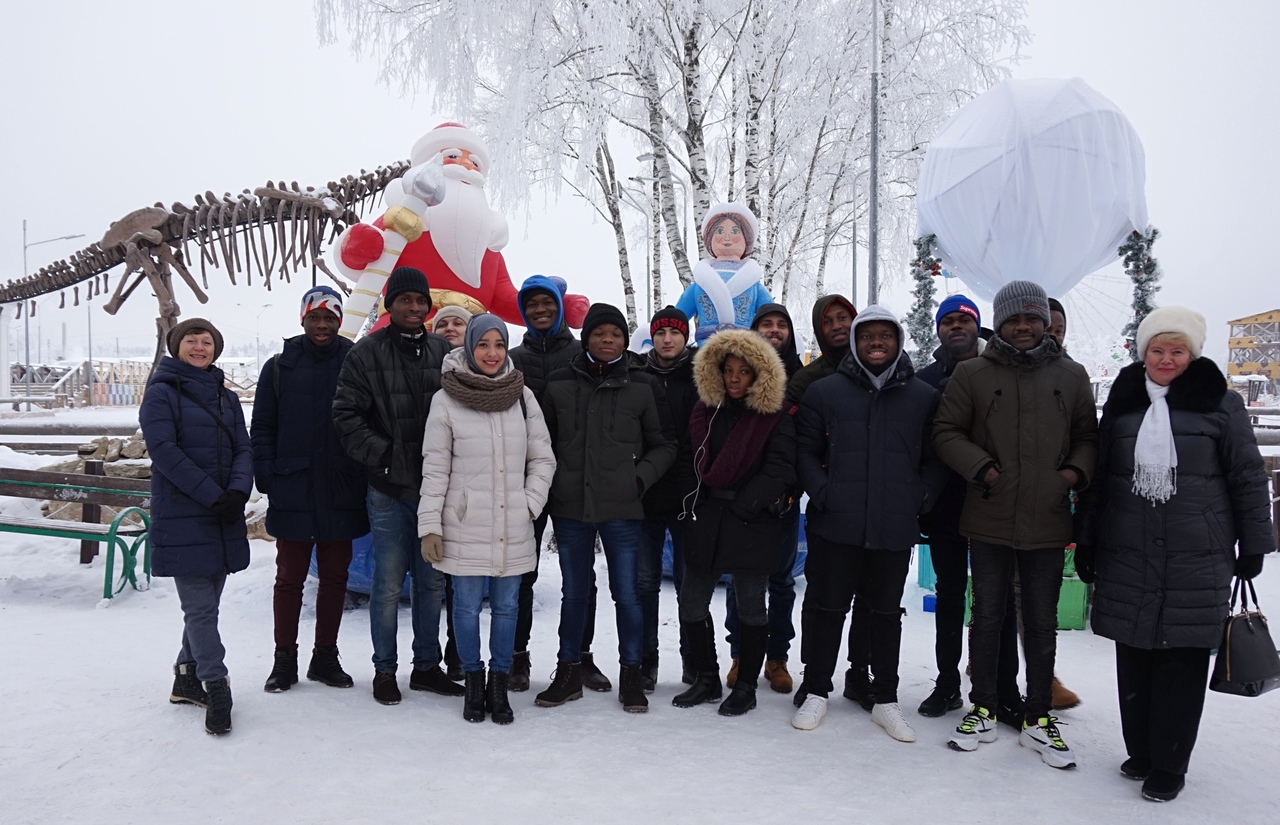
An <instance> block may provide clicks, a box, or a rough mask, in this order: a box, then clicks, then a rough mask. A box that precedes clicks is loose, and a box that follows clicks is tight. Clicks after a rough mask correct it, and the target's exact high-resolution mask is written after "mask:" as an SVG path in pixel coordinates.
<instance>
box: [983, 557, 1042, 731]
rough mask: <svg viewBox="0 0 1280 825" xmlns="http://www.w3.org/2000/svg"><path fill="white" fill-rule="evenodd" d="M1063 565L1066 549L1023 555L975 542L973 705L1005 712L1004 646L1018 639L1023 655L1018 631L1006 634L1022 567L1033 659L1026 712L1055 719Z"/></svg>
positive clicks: (1029, 659) (1027, 646)
mask: <svg viewBox="0 0 1280 825" xmlns="http://www.w3.org/2000/svg"><path fill="white" fill-rule="evenodd" d="M1063 560H1064V551H1063V550H1060V549H1045V550H1017V549H1014V548H1012V547H1007V546H1004V545H998V544H988V543H987V542H984V541H977V540H973V541H971V542H969V563H970V565H971V566H972V568H973V625H972V626H971V627H970V628H969V656H970V661H971V662H972V665H973V667H972V671H973V672H972V674H971V678H972V680H973V689H972V690H971V691H970V693H969V700H970V701H971V702H973V704H975V705H979V706H981V707H984V708H989V709H995V708H997V707H999V688H998V686H997V682H998V676H997V674H998V671H999V657H1000V649H1001V646H1002V645H1003V644H1007V643H1008V642H1007V640H1008V639H1012V640H1013V644H1014V655H1015V656H1016V655H1017V637H1016V635H1015V633H1016V630H1015V632H1013V633H1011V632H1009V631H1007V630H1006V629H1005V627H1006V625H1007V623H1008V621H1007V620H1008V618H1009V615H1010V614H1011V613H1015V614H1016V611H1015V609H1014V606H1013V605H1012V604H1011V602H1012V601H1013V598H1012V594H1013V590H1012V585H1011V582H1012V579H1013V572H1014V569H1015V565H1016V567H1017V571H1018V574H1019V575H1020V576H1021V578H1022V619H1023V628H1024V630H1025V637H1024V639H1023V649H1024V650H1025V651H1026V656H1027V701H1026V703H1025V705H1024V708H1023V712H1024V714H1025V716H1026V718H1027V719H1032V720H1034V719H1037V718H1039V717H1041V716H1048V715H1049V711H1050V709H1051V706H1052V695H1051V694H1052V689H1053V687H1052V686H1053V663H1054V659H1055V658H1056V655H1057V636H1058V593H1059V592H1060V591H1061V590H1062V564H1063ZM1015 628H1016V625H1015Z"/></svg>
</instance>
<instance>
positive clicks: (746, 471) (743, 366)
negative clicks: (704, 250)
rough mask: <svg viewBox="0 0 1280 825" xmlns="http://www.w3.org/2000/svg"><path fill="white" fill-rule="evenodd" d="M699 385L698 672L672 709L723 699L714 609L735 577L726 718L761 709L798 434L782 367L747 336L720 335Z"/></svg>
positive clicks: (697, 364)
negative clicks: (768, 595)
mask: <svg viewBox="0 0 1280 825" xmlns="http://www.w3.org/2000/svg"><path fill="white" fill-rule="evenodd" d="M693 381H694V386H695V387H696V389H697V392H698V400H697V402H696V403H695V404H694V406H693V414H692V416H691V417H690V420H689V440H690V443H691V444H692V445H693V447H694V469H695V471H696V473H697V480H698V486H697V489H696V490H695V491H694V492H693V494H692V495H691V496H689V497H688V498H687V499H686V504H685V514H684V516H682V517H683V518H687V520H688V523H689V528H688V529H689V536H688V540H687V542H686V545H685V571H684V579H683V581H682V582H681V585H680V599H679V601H680V623H681V627H682V629H683V630H684V632H685V635H686V638H687V639H688V641H689V649H690V658H691V660H692V662H691V663H692V664H693V666H694V668H695V669H696V671H697V677H696V678H695V680H694V683H693V685H692V686H691V687H690V688H689V689H688V690H687V691H685V692H684V693H681V694H680V695H678V696H676V697H675V698H674V699H672V704H674V705H675V706H677V707H693V706H694V705H699V704H702V703H704V702H710V701H713V700H716V699H719V698H720V697H721V696H722V687H721V684H720V670H719V665H718V664H717V661H716V644H715V631H714V628H713V625H712V623H711V614H710V610H709V608H710V604H711V597H712V594H713V593H714V592H715V587H716V583H717V582H718V581H719V579H720V576H721V575H722V574H725V573H729V574H732V575H733V579H734V585H735V587H736V589H737V598H738V614H739V616H740V618H741V621H742V630H741V640H740V655H739V660H738V674H737V681H736V683H735V684H734V687H733V692H732V693H731V694H730V695H729V697H728V698H727V699H725V700H724V702H723V703H722V704H721V705H720V710H719V712H720V714H721V715H723V716H740V715H742V714H744V713H746V712H747V711H749V710H751V709H752V708H754V707H755V706H756V684H757V681H758V679H759V676H760V670H761V667H762V666H763V665H764V657H765V648H766V646H767V644H768V637H769V629H768V613H767V612H766V610H765V597H764V594H765V588H766V587H767V585H768V581H769V575H770V574H771V573H773V572H774V570H776V569H777V567H778V562H779V556H780V551H781V547H782V518H781V516H782V515H783V514H784V513H785V512H786V511H787V509H788V508H789V507H790V506H791V504H792V496H793V487H794V484H795V464H794V462H795V431H794V426H793V424H792V421H791V416H790V415H788V414H787V412H786V410H785V408H784V406H783V401H784V398H785V394H786V385H787V375H786V370H785V368H784V367H783V366H782V359H781V358H779V357H778V353H777V351H776V350H774V348H773V346H772V345H770V343H769V342H768V341H767V340H765V339H764V338H763V337H762V336H760V335H758V334H756V333H754V332H751V331H748V330H725V331H721V332H718V333H716V334H715V335H713V336H712V337H711V338H709V339H708V340H707V342H706V343H705V344H703V346H702V347H700V348H699V350H698V354H697V356H696V357H695V359H694V365H693Z"/></svg>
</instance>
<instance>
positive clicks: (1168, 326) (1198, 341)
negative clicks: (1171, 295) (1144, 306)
mask: <svg viewBox="0 0 1280 825" xmlns="http://www.w3.org/2000/svg"><path fill="white" fill-rule="evenodd" d="M1166 332H1169V333H1175V334H1177V335H1181V336H1183V337H1184V338H1186V339H1187V343H1188V344H1189V345H1190V347H1191V357H1192V358H1199V357H1200V351H1201V350H1202V349H1204V339H1205V336H1206V335H1207V327H1206V324H1205V321H1204V316H1203V315H1201V314H1200V313H1198V312H1196V311H1195V310H1194V309H1187V308H1186V307H1160V308H1159V309H1153V310H1152V311H1151V314H1150V315H1148V316H1147V317H1146V318H1143V319H1142V323H1141V324H1138V340H1137V342H1136V343H1137V345H1138V357H1139V358H1146V357H1147V345H1148V344H1150V343H1151V339H1152V338H1154V337H1156V336H1157V335H1160V334H1162V333H1166Z"/></svg>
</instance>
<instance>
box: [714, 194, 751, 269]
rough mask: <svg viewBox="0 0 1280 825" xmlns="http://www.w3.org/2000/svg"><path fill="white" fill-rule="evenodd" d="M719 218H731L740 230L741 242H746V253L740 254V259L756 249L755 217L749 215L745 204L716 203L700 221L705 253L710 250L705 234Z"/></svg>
mask: <svg viewBox="0 0 1280 825" xmlns="http://www.w3.org/2000/svg"><path fill="white" fill-rule="evenodd" d="M721 218H733V219H734V221H735V222H736V223H737V224H738V226H739V228H741V229H742V234H743V240H745V241H746V242H747V247H746V251H745V252H743V253H742V257H744V258H745V257H747V256H748V255H750V254H751V253H752V251H754V250H755V248H756V235H757V234H759V232H760V229H759V227H757V226H756V216H755V215H753V214H751V210H750V209H748V208H747V206H746V204H744V203H739V202H737V201H729V202H728V203H718V204H716V205H715V206H713V207H711V208H710V209H708V210H707V216H706V217H705V218H703V219H702V245H703V246H704V247H706V249H707V251H710V250H711V241H710V240H708V238H707V233H708V232H709V231H710V229H711V227H713V226H715V225H716V223H717V222H718V221H719V220H720V219H721Z"/></svg>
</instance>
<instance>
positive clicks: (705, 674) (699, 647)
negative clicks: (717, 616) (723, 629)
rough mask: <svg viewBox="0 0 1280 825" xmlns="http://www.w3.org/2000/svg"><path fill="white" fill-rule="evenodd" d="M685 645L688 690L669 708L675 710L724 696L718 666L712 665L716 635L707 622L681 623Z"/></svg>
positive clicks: (714, 656) (708, 621) (714, 660)
mask: <svg viewBox="0 0 1280 825" xmlns="http://www.w3.org/2000/svg"><path fill="white" fill-rule="evenodd" d="M681 626H682V627H683V629H684V632H685V638H686V639H687V641H688V645H689V655H688V657H687V661H686V667H687V668H691V669H692V670H693V680H692V681H691V682H690V685H691V687H690V688H689V689H688V690H686V691H685V692H684V693H681V694H678V695H676V696H675V697H674V698H672V700H671V704H673V705H675V706H676V707H678V708H691V707H694V706H695V705H701V704H703V703H704V702H714V701H717V700H719V699H720V697H721V696H723V695H724V690H723V688H722V687H721V686H720V664H719V663H718V662H717V661H716V634H715V628H714V627H713V626H712V624H711V618H710V617H707V618H706V619H704V620H702V621H700V622H682V623H681Z"/></svg>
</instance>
